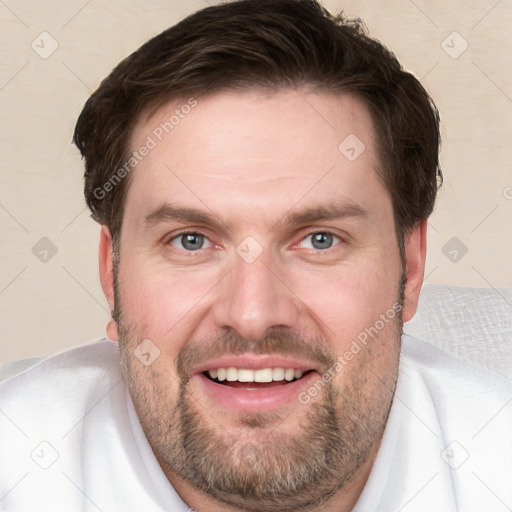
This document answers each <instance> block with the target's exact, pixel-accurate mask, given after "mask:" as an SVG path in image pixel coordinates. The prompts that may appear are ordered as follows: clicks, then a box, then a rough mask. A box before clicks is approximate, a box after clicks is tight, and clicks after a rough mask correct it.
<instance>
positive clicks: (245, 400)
mask: <svg viewBox="0 0 512 512" xmlns="http://www.w3.org/2000/svg"><path fill="white" fill-rule="evenodd" d="M195 379H197V381H198V383H199V386H200V387H201V389H202V390H204V391H205V393H206V394H207V395H208V396H209V397H210V398H211V399H212V400H213V401H214V402H216V403H218V404H219V405H221V406H222V407H224V408H226V409H228V410H230V411H233V410H234V409H235V410H237V411H239V412H263V411H269V410H272V409H278V408H280V407H284V406H286V405H289V404H291V403H294V402H296V403H299V394H300V393H301V392H302V391H304V390H305V389H307V388H308V387H309V386H310V385H311V384H312V383H313V381H315V380H317V379H318V373H317V372H315V371H313V372H310V373H308V374H307V375H304V376H303V377H302V378H300V379H298V380H295V381H293V382H290V383H288V384H284V385H277V386H275V387H272V388H262V389H250V390H249V389H244V388H232V387H230V386H226V385H223V384H218V383H217V382H214V381H212V380H210V379H208V378H207V377H205V376H204V375H203V374H198V375H196V377H195ZM195 379H194V380H195Z"/></svg>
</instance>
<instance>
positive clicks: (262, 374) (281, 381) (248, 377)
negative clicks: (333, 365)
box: [203, 367, 313, 391]
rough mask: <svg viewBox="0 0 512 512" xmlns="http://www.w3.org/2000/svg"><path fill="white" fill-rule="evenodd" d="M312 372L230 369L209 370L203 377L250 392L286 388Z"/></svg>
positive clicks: (287, 369)
mask: <svg viewBox="0 0 512 512" xmlns="http://www.w3.org/2000/svg"><path fill="white" fill-rule="evenodd" d="M312 371H313V370H307V371H301V370H296V369H294V368H281V367H274V368H263V369H260V370H250V369H247V368H234V367H228V368H216V369H213V370H207V371H205V372H203V375H204V376H205V377H206V378H207V379H209V380H210V381H212V382H215V383H216V384H219V385H223V386H229V387H231V388H242V389H245V390H247V391H250V390H257V389H265V388H273V387H279V386H286V385H287V384H290V383H292V382H295V381H298V380H300V379H302V378H303V377H304V376H306V375H308V374H309V373H311V372H312Z"/></svg>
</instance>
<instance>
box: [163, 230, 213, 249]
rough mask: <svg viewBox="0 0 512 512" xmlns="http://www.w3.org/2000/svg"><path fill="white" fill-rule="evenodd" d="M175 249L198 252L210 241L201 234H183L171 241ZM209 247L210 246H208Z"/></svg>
mask: <svg viewBox="0 0 512 512" xmlns="http://www.w3.org/2000/svg"><path fill="white" fill-rule="evenodd" d="M170 243H171V245H172V246H173V247H176V248H177V249H185V250H186V251H198V250H199V249H203V248H204V247H205V244H209V243H210V242H209V240H208V239H207V238H206V237H205V236H203V235H201V234H200V233H182V234H181V235H178V236H177V237H176V238H173V239H172V240H171V241H170ZM208 247H209V245H208Z"/></svg>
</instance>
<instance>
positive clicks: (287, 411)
mask: <svg viewBox="0 0 512 512" xmlns="http://www.w3.org/2000/svg"><path fill="white" fill-rule="evenodd" d="M184 103H186V100H185V101H183V102H173V103H172V104H169V105H167V106H165V107H163V108H161V109H159V110H158V111H157V112H156V113H155V114H154V115H153V116H152V117H151V118H150V119H149V120H144V121H141V122H140V123H139V124H138V125H137V126H136V128H135V130H134V132H133V137H132V149H136V148H139V147H141V146H142V145H144V144H146V143H147V140H148V139H147V137H148V135H149V136H151V137H152V138H153V139H154V140H155V141H156V142H157V144H156V147H154V148H153V149H151V150H150V151H149V154H148V155H147V156H146V157H145V158H144V159H143V160H142V161H141V163H140V164H139V165H138V167H137V168H136V169H135V170H134V171H133V176H132V178H133V181H132V183H131V184H130V188H129V191H128V194H127V198H126V203H125V205H126V206H125V212H124V220H123V228H122V233H121V238H120V255H119V256H120V260H119V261H120V263H119V269H118V273H117V293H116V301H117V306H118V308H119V311H120V312H121V316H120V318H119V319H118V324H117V327H118V332H119V340H120V346H121V361H122V366H123V371H124V373H125V377H126V380H127V383H128V386H129V388H130V392H131V396H132V399H133V401H134V404H135V407H136V410H137V413H138V415H139V418H140V421H141V424H142V426H143V428H144V431H145V433H146V436H147V437H148V440H149V442H150V444H151V446H152V448H153V451H154V452H155V454H156V456H157V458H158V460H159V462H160V464H161V465H162V468H163V469H164V471H165V472H166V474H167V476H168V477H169V479H170V480H171V482H172V483H173V479H175V480H176V481H178V480H180V479H184V481H185V482H186V485H191V486H192V487H193V488H196V489H200V490H202V491H204V492H205V493H207V494H209V495H210V496H212V497H214V498H216V499H217V500H220V501H222V502H224V503H225V504H227V505H233V506H240V507H242V508H243V509H244V510H262V506H263V505H264V509H265V510H280V511H283V510H295V509H296V507H298V506H299V505H300V504H302V506H304V505H306V504H308V503H314V502H315V501H316V502H317V503H319V502H321V501H322V500H325V499H327V498H328V497H329V496H330V495H332V494H333V493H334V492H335V491H336V490H337V489H339V488H340V486H342V485H343V484H344V483H345V482H346V481H349V480H350V478H351V477H352V476H353V475H354V474H357V472H358V471H360V470H361V468H362V467H363V466H364V464H365V462H366V461H368V460H369V458H370V457H371V454H374V453H375V449H376V448H377V446H378V443H379V441H380V436H381V434H382V430H383V428H384V425H385V421H386V417H387V413H388V411H389V407H390V404H391V399H392V395H393V390H394V385H395V380H396V372H397V365H398V354H399V340H400V333H401V314H400V313H399V312H398V311H399V310H400V301H401V293H402V286H401V279H402V275H403V268H402V264H401V261H400V257H399V250H398V245H397V237H396V234H395V230H394V220H393V209H392V203H391V199H390V197H389V195H388V193H387V191H386V189H385V187H384V186H383V184H382V183H381V180H380V179H379V177H378V175H377V171H376V170H377V169H378V167H379V165H381V162H380V157H379V155H378V153H377V150H376V133H375V128H374V124H373V121H372V118H371V116H370V114H369V112H368V110H367V108H366V107H365V106H364V104H363V103H362V102H361V101H359V100H358V99H357V98H355V97H353V96H351V95H347V94H345V95H334V94H327V93H321V94H313V93H307V92H305V91H302V92H300V94H299V93H298V92H296V91H292V90H282V91H279V92H277V93H276V92H274V93H272V94H271V93H265V92H262V91H259V90H254V91H250V92H245V93H240V94H236V93H234V92H223V93H219V94H215V95H212V96H209V97H201V98H198V99H197V106H195V107H194V108H193V109H190V110H191V111H190V113H188V114H187V115H183V116H181V117H180V120H179V123H178V124H176V125H175V126H174V128H173V129H172V131H171V132H170V133H169V134H168V135H165V137H163V138H162V141H158V139H157V138H156V137H155V136H154V134H153V135H152V132H153V133H154V130H155V128H156V127H158V126H159V125H160V123H161V122H164V121H165V120H168V119H169V117H170V116H171V115H172V114H173V113H174V111H175V110H176V109H180V106H181V105H183V104H184ZM185 110H186V111H187V112H188V111H189V109H185ZM347 137H349V138H348V139H347ZM356 137H357V139H356ZM344 141H345V142H344ZM340 144H341V146H340ZM363 144H364V146H363ZM359 153H360V154H359ZM362 333H366V336H365V335H364V334H362ZM369 333H371V334H369ZM112 337H113V336H112ZM143 340H150V341H149V342H148V341H145V342H144V345H142V347H143V350H141V349H140V348H138V346H139V345H140V343H141V342H142V341H143ZM141 351H142V352H143V353H144V354H149V356H148V355H144V356H143V357H142V358H141V359H142V360H143V362H141V360H140V359H139V358H137V357H136V355H135V354H139V357H140V353H141ZM158 354H159V355H158ZM350 354H351V356H350ZM157 355H158V357H156V359H154V360H153V358H154V357H155V356H157ZM145 360H147V362H149V361H152V362H151V364H144V362H146V361H145ZM336 363H338V364H336ZM225 369H227V370H225ZM326 376H328V377H326ZM283 377H284V378H283ZM296 377H299V378H296ZM322 377H323V380H322ZM224 378H225V380H223V379H224ZM290 378H293V380H291V381H290V380H289V379H290ZM231 379H236V380H234V381H232V380H231ZM253 379H255V380H261V381H263V382H250V381H251V380H253ZM270 379H274V380H272V381H271V382H268V381H269V380H270ZM247 380H248V381H249V382H246V381H247ZM315 390H316V391H315ZM177 477H179V478H177Z"/></svg>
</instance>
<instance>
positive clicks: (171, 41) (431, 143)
mask: <svg viewBox="0 0 512 512" xmlns="http://www.w3.org/2000/svg"><path fill="white" fill-rule="evenodd" d="M303 86H308V87H312V88H313V89H315V90H318V91H326V92H351V93H354V94H356V95H358V96H359V97H360V98H362V99H363V100H364V102H365V104H366V105H367V106H368V108H369V109H370V111H371V113H372V115H373V118H374V121H375V123H376V126H377V131H378V139H379V146H380V154H381V158H382V166H381V167H382V169H380V174H381V179H382V180H383V182H384V184H385V186H386V188H387V190H388V191H389V193H390V196H391V199H392V202H393V208H394V217H395V225H396V228H397V235H398V237H399V240H400V241H401V242H402V243H401V251H403V237H404V234H405V233H407V231H408V230H409V229H410V228H411V227H413V226H414V225H415V224H417V223H418V222H419V221H421V220H423V219H424V218H426V217H428V216H429V215H430V213H431V212H432V210H433V207H434V201H435V197H436V193H437V188H438V181H439V180H440V178H441V171H440V168H439V158H438V155H439V144H440V136H439V115H438V112H437V109H436V107H435V105H434V103H433V101H432V100H431V98H430V96H429V95H428V93H427V92H426V91H425V89H424V88H423V87H422V85H421V84H420V82H419V81H418V80H417V79H416V78H415V77H414V76H413V75H411V74H410V73H408V72H406V71H405V70H404V69H403V68H402V67H401V65H400V63H399V62H398V60H397V59H396V57H395V56H394V55H393V53H391V52H390V51H389V50H388V49H387V48H386V47H385V46H383V45H382V44H381V43H380V42H378V41H376V40H374V39H372V38H370V37H369V36H368V35H367V34H366V31H365V29H364V27H363V25H362V23H361V22H360V21H359V20H352V21H349V20H347V19H345V18H344V16H343V15H342V14H339V15H336V16H333V15H331V14H330V13H329V12H328V11H327V10H325V9H324V8H323V7H322V6H321V5H320V4H319V3H318V2H317V1H316V0H238V1H235V2H230V3H226V4H221V5H217V6H213V7H208V8H206V9H203V10H201V11H198V12H196V13H195V14H193V15H191V16H189V17H187V18H185V19H184V20H183V21H181V22H180V23H178V24H177V25H175V26H173V27H171V28H169V29H167V30H165V31H164V32H162V33H161V34H159V35H158V36H156V37H154V38H153V39H151V40H150V41H148V42H147V43H146V44H144V45H143V46H141V48H139V49H138V50H137V51H136V52H134V53H133V54H132V55H130V56H129V57H127V58H126V59H125V60H123V61H122V62H121V63H120V64H119V65H118V66H117V67H116V68H115V69H114V70H113V71H112V72H111V74H110V75H109V76H108V77H107V78H105V79H104V80H103V82H102V83H101V85H100V86H99V88H98V89H97V90H96V92H95V93H94V94H93V95H92V96H91V97H90V98H89V99H88V100H87V103H86V104H85V106H84V108H83V111H82V113H81V114H80V117H79V119H78V121H77V124H76V128H75V133H74V137H73V141H74V143H75V144H76V146H77V147H78V148H79V150H80V152H81V154H82V156H83V158H84V159H85V199H86V202H87V205H88V206H89V208H90V209H91V212H92V216H93V218H94V219H95V220H96V221H98V222H100V223H101V224H106V225H107V226H108V227H109V228H110V231H111V233H112V236H113V238H114V241H115V240H116V239H117V237H118V235H119V233H120V230H121V225H122V217H123V206H124V199H125V197H126V192H127V190H128V186H129V183H130V179H129V178H130V176H128V177H127V178H126V179H122V180H118V182H115V183H114V185H115V186H109V187H108V193H103V192H104V191H105V190H106V188H104V185H105V184H106V183H108V182H109V181H110V180H112V179H113V177H114V175H115V173H116V172H117V171H118V170H119V169H120V168H121V166H123V163H125V162H126V161H127V159H129V152H130V148H129V144H130V137H131V134H132V131H133V128H134V126H135V124H136V122H137V121H138V120H139V119H140V118H141V116H142V115H143V114H144V113H145V112H148V110H149V109H154V108H155V107H156V106H159V105H162V104H164V103H166V102H167V101H171V100H174V99H178V98H186V97H190V96H194V97H196V98H197V97H201V96H204V95H206V94H209V93H213V92H219V91H222V90H246V89H250V88H256V87H260V88H265V89H274V90H279V89H283V88H298V87H303ZM340 142H341V141H340ZM125 174H126V173H123V176H124V175H125ZM118 177H119V175H118ZM98 190H102V191H103V192H102V193H101V194H98V192H97V191H98ZM98 196H99V197H98ZM402 256H403V254H402Z"/></svg>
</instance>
